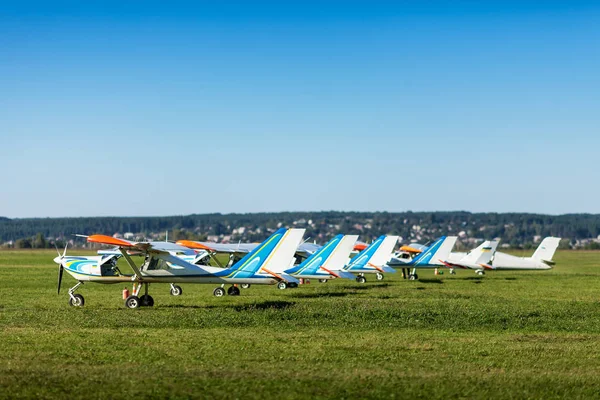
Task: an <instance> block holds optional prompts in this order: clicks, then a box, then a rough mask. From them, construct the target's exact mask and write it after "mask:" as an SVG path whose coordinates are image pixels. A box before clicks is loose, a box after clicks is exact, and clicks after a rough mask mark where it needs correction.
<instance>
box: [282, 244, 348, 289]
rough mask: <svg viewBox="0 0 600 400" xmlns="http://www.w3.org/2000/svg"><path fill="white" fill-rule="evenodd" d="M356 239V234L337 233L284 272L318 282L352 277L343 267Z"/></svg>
mask: <svg viewBox="0 0 600 400" xmlns="http://www.w3.org/2000/svg"><path fill="white" fill-rule="evenodd" d="M357 239H358V235H342V234H340V235H337V236H336V237H334V238H333V239H331V240H330V241H329V242H327V243H326V244H325V245H324V246H323V247H321V248H320V249H319V250H317V251H316V252H315V253H313V254H312V255H311V256H310V257H308V258H307V259H306V260H304V261H303V262H302V263H300V264H298V265H295V266H294V267H292V268H290V269H287V270H286V271H285V273H286V274H288V275H292V276H293V277H294V278H303V279H318V280H319V281H320V282H327V281H328V280H330V279H335V278H346V279H354V275H353V274H351V273H350V272H346V271H344V267H345V266H346V264H347V263H348V259H349V257H350V253H351V252H352V250H353V249H354V244H355V243H356V240H357ZM280 285H281V283H280ZM282 286H283V285H282ZM290 287H292V285H290Z"/></svg>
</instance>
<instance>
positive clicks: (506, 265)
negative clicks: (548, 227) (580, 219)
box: [491, 236, 561, 271]
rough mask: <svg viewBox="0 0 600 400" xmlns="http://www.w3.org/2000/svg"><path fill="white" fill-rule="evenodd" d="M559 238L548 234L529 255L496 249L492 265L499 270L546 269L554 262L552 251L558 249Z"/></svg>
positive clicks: (550, 267)
mask: <svg viewBox="0 0 600 400" xmlns="http://www.w3.org/2000/svg"><path fill="white" fill-rule="evenodd" d="M560 240H561V238H559V237H553V236H548V237H546V238H544V240H542V242H541V243H540V245H539V246H538V248H537V249H536V250H535V252H534V253H533V255H532V256H531V257H516V256H512V255H510V254H506V253H502V252H500V251H496V253H495V254H494V257H493V258H492V262H491V264H492V267H493V269H494V270H496V271H501V270H518V271H525V270H548V269H552V267H553V266H554V265H555V264H556V263H555V262H554V261H553V259H552V258H553V257H554V253H555V252H556V249H558V245H559V244H560Z"/></svg>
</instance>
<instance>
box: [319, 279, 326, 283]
mask: <svg viewBox="0 0 600 400" xmlns="http://www.w3.org/2000/svg"><path fill="white" fill-rule="evenodd" d="M319 282H321V283H327V279H319Z"/></svg>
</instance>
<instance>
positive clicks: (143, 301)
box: [140, 294, 154, 307]
mask: <svg viewBox="0 0 600 400" xmlns="http://www.w3.org/2000/svg"><path fill="white" fill-rule="evenodd" d="M140 306H141V307H154V299H153V298H152V296H150V295H149V294H145V295H143V296H142V297H140Z"/></svg>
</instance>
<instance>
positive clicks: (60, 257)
mask: <svg viewBox="0 0 600 400" xmlns="http://www.w3.org/2000/svg"><path fill="white" fill-rule="evenodd" d="M67 246H69V243H68V242H67V244H66V245H65V250H64V251H63V254H62V255H61V254H60V251H58V247H57V246H56V243H54V248H55V249H56V253H57V254H58V256H56V257H54V262H55V263H57V264H58V294H60V284H61V282H62V277H63V271H64V267H63V264H62V262H63V259H64V258H65V255H66V254H67Z"/></svg>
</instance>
